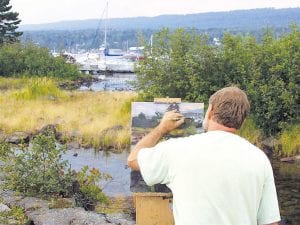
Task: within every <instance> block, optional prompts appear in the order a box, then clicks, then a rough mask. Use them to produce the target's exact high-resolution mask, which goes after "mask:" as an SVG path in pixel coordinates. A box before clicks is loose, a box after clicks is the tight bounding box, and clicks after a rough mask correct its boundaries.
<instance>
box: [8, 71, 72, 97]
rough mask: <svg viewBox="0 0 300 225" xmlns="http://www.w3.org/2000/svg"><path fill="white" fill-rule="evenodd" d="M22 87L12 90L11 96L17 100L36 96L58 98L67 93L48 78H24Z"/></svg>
mask: <svg viewBox="0 0 300 225" xmlns="http://www.w3.org/2000/svg"><path fill="white" fill-rule="evenodd" d="M24 81H26V84H25V86H24V88H23V89H21V90H17V91H15V92H12V95H11V96H12V97H15V98H17V99H18V100H32V99H37V98H48V99H52V100H53V99H59V98H63V97H67V95H66V94H65V93H64V92H63V91H62V90H60V89H59V88H58V87H57V84H56V82H55V81H54V80H53V79H49V78H45V77H43V78H31V79H27V80H26V79H24Z"/></svg>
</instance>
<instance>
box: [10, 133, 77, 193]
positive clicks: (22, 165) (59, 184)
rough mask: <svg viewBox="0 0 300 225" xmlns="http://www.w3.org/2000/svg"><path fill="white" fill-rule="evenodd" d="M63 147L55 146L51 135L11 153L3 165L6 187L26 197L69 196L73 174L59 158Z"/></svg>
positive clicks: (39, 137)
mask: <svg viewBox="0 0 300 225" xmlns="http://www.w3.org/2000/svg"><path fill="white" fill-rule="evenodd" d="M64 152H65V148H64V147H57V146H56V142H55V137H54V134H53V133H49V134H47V135H37V136H36V137H35V138H34V139H33V142H32V145H31V146H29V147H22V148H20V149H19V150H18V151H14V152H13V153H12V154H13V155H10V156H9V158H10V159H11V160H6V163H5V186H6V188H9V189H13V190H16V191H19V192H22V193H24V194H27V195H36V194H42V195H44V194H50V195H51V194H68V193H67V190H68V189H69V188H70V186H71V185H72V174H71V170H70V168H68V163H67V161H63V160H62V159H61V156H62V154H63V153H64Z"/></svg>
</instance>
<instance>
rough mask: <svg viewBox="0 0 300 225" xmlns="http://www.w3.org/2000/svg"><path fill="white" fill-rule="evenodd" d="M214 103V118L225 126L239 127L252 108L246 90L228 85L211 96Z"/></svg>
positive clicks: (210, 100) (210, 102)
mask: <svg viewBox="0 0 300 225" xmlns="http://www.w3.org/2000/svg"><path fill="white" fill-rule="evenodd" d="M209 104H211V105H212V112H213V115H212V119H213V120H214V121H215V122H217V123H219V124H222V125H223V126H226V127H230V128H236V129H239V128H240V127H241V126H242V124H243V122H244V120H245V118H246V116H247V115H248V113H249V110H250V104H249V101H248V98H247V95H246V93H245V92H244V91H242V90H241V89H239V88H237V87H226V88H223V89H221V90H219V91H217V92H215V93H214V94H213V95H212V96H211V97H210V98H209Z"/></svg>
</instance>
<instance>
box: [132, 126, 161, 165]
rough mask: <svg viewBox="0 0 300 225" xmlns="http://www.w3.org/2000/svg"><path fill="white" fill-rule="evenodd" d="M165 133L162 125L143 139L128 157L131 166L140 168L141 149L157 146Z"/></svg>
mask: <svg viewBox="0 0 300 225" xmlns="http://www.w3.org/2000/svg"><path fill="white" fill-rule="evenodd" d="M164 134H165V132H164V131H163V130H162V129H161V128H160V127H156V128H155V129H154V130H152V131H151V132H150V133H149V134H147V135H146V136H145V137H144V138H143V139H142V140H140V141H139V142H138V143H137V145H136V146H135V147H134V149H133V150H132V151H131V153H130V155H129V157H128V163H129V166H130V167H131V168H132V169H135V170H139V166H138V164H137V155H138V153H139V151H140V150H141V149H143V148H151V147H153V146H155V145H156V144H157V142H158V141H159V140H160V139H161V138H162V137H163V136H164Z"/></svg>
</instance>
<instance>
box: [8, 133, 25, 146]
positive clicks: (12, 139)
mask: <svg viewBox="0 0 300 225" xmlns="http://www.w3.org/2000/svg"><path fill="white" fill-rule="evenodd" d="M29 140H30V134H29V133H27V132H23V131H17V132H15V133H13V134H12V135H10V136H9V137H7V138H6V142H8V143H11V144H16V145H18V144H21V143H23V144H27V143H29Z"/></svg>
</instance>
